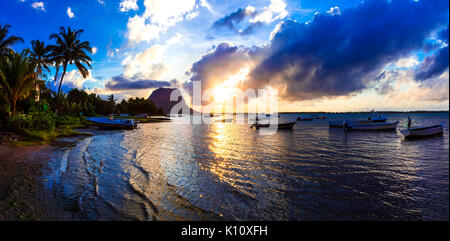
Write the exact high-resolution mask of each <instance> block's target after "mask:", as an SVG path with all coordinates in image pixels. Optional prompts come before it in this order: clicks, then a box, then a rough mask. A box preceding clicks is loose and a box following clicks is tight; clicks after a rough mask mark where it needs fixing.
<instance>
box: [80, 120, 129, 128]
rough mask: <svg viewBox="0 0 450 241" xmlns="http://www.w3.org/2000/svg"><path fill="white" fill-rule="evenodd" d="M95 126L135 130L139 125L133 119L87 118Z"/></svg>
mask: <svg viewBox="0 0 450 241" xmlns="http://www.w3.org/2000/svg"><path fill="white" fill-rule="evenodd" d="M86 120H88V121H89V122H91V123H92V124H93V125H95V126H98V127H100V128H103V129H134V128H136V127H137V124H136V122H135V121H134V120H132V119H110V118H108V117H90V118H86Z"/></svg>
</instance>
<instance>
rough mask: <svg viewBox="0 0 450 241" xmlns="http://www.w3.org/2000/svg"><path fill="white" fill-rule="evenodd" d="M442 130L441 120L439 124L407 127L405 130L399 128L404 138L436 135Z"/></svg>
mask: <svg viewBox="0 0 450 241" xmlns="http://www.w3.org/2000/svg"><path fill="white" fill-rule="evenodd" d="M443 131H444V122H442V123H441V124H439V125H432V126H420V127H414V128H408V129H405V130H400V133H401V134H402V135H403V136H404V137H405V138H414V137H424V136H432V135H437V134H441V133H442V132H443Z"/></svg>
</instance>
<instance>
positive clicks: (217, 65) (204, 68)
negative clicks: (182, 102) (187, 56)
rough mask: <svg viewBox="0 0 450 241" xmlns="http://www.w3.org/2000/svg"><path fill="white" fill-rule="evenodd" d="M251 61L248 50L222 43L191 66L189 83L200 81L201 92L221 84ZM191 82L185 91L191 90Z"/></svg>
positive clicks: (186, 85)
mask: <svg viewBox="0 0 450 241" xmlns="http://www.w3.org/2000/svg"><path fill="white" fill-rule="evenodd" d="M250 61H251V58H250V54H249V50H248V49H246V48H242V47H237V46H231V45H229V44H227V43H222V44H220V45H218V46H217V47H215V48H214V49H213V50H212V51H211V52H209V53H208V54H206V55H204V56H203V57H202V58H201V59H200V60H199V61H197V62H195V63H194V64H193V65H192V68H191V71H190V73H191V74H192V77H191V81H201V83H202V90H206V89H210V88H213V87H214V86H215V85H217V84H220V83H223V82H224V81H226V80H227V79H228V77H229V76H230V75H234V74H236V73H238V72H239V70H240V69H241V68H243V67H244V66H246V65H248V64H249V63H250ZM191 84H192V83H191V82H189V83H187V84H185V86H184V87H185V89H187V90H191Z"/></svg>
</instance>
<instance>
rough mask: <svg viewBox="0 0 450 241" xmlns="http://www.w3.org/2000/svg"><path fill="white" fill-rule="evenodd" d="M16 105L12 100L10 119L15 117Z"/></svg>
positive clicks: (15, 100) (14, 100) (14, 99)
mask: <svg viewBox="0 0 450 241" xmlns="http://www.w3.org/2000/svg"><path fill="white" fill-rule="evenodd" d="M16 103H17V99H16V98H13V100H12V114H11V118H14V117H15V116H16Z"/></svg>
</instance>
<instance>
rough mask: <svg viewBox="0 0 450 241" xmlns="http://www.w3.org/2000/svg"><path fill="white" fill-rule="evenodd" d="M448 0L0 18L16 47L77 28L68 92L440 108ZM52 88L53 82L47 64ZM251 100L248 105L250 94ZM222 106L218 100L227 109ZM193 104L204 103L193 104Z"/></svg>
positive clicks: (151, 4) (47, 10) (150, 3)
mask: <svg viewBox="0 0 450 241" xmlns="http://www.w3.org/2000/svg"><path fill="white" fill-rule="evenodd" d="M448 19H449V6H448V2H447V1H442V0H427V1H425V0H421V1H414V0H365V1H353V0H342V1H340V0H328V1H326V0H296V1H290V0H259V1H240V0H237V1H219V0H218V1H215V0H1V5H0V24H10V25H11V28H10V33H11V34H12V35H16V36H20V37H22V38H23V39H24V43H19V44H16V45H14V46H13V49H14V50H16V51H20V50H22V49H24V48H29V47H30V45H31V44H30V41H32V40H41V41H44V42H45V43H46V44H49V43H53V42H52V40H50V39H49V36H50V34H52V33H57V32H58V31H59V28H60V26H65V27H67V26H69V27H71V28H74V29H83V30H84V32H83V33H82V35H81V40H83V41H89V42H90V44H91V47H92V48H93V53H92V54H91V57H92V60H93V64H92V70H90V75H89V76H88V77H87V78H86V79H84V78H82V77H81V75H80V74H79V73H78V72H77V71H76V69H75V68H74V67H73V66H69V67H68V73H67V74H66V76H65V78H64V82H63V89H64V90H65V91H67V90H69V89H70V88H80V89H85V90H86V91H88V92H90V93H91V92H94V93H97V94H101V95H108V94H114V95H115V97H116V98H119V99H122V98H129V97H148V96H149V95H150V93H151V92H152V90H154V89H155V88H158V87H172V88H174V87H176V88H179V89H180V90H181V91H182V93H183V96H184V97H185V99H186V100H187V102H188V103H191V101H190V100H191V98H190V96H191V94H192V86H193V83H194V82H195V81H199V82H200V83H201V87H202V91H205V90H212V91H213V92H212V93H213V94H214V95H215V96H216V99H217V101H218V102H221V103H222V102H226V100H227V98H228V99H229V98H230V96H233V95H234V94H236V93H239V91H245V90H248V89H255V90H256V89H269V90H271V91H273V90H276V91H277V93H278V111H283V112H287V111H330V112H340V111H368V110H371V109H375V110H380V111H383V110H386V111H391V110H400V111H408V110H448V109H449V102H448V101H449V67H448V66H449V62H448V22H449V21H448ZM52 71H53V72H52V73H48V84H49V86H51V87H53V88H55V85H56V83H54V82H53V75H54V69H52ZM250 102H251V101H250ZM223 105H224V103H222V107H223ZM193 107H194V108H195V109H199V108H201V107H200V106H195V105H194V106H193Z"/></svg>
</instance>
